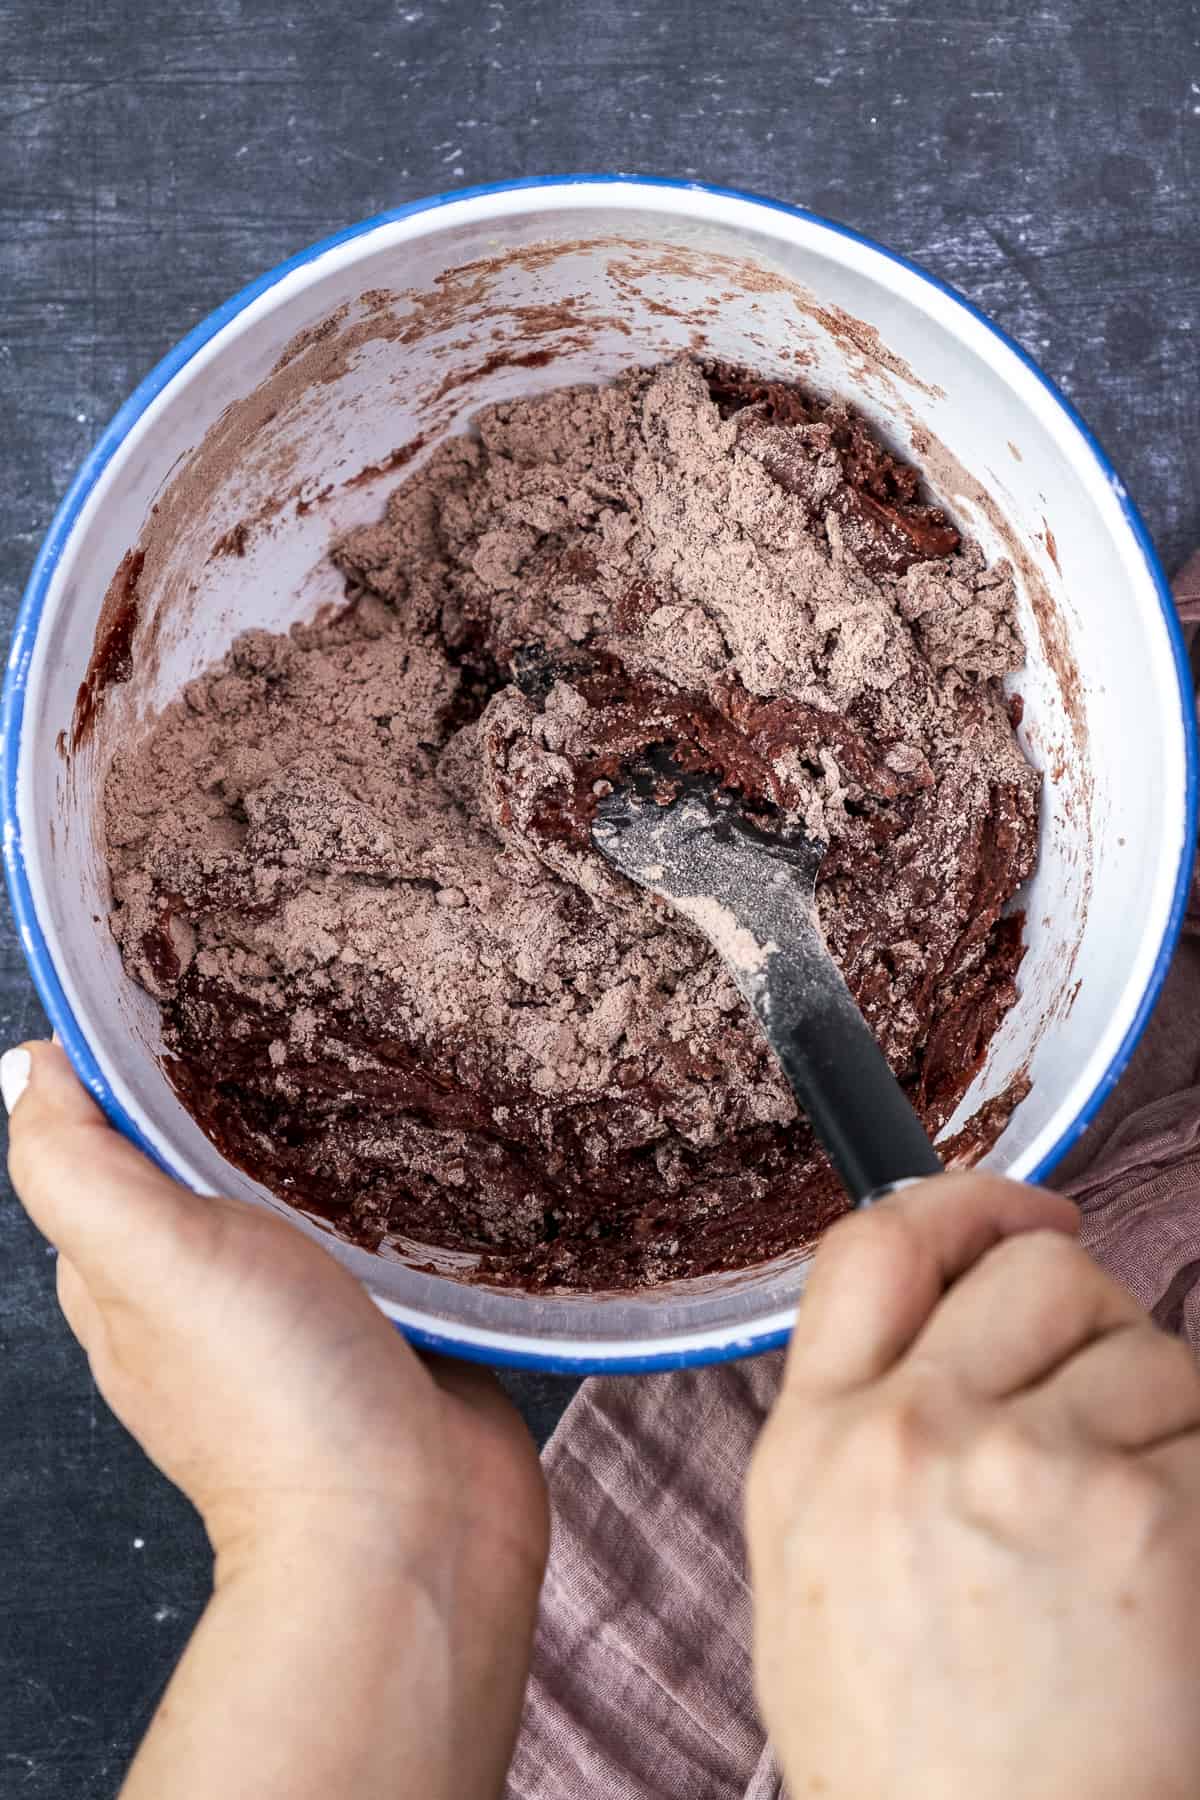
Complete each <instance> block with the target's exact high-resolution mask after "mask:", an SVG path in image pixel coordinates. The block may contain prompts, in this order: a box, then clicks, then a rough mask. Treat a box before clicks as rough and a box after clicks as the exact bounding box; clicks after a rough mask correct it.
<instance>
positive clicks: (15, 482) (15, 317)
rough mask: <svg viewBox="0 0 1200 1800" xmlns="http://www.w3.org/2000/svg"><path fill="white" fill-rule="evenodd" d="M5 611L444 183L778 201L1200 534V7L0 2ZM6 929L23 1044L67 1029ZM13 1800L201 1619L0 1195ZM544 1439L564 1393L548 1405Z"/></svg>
mask: <svg viewBox="0 0 1200 1800" xmlns="http://www.w3.org/2000/svg"><path fill="white" fill-rule="evenodd" d="M0 49H2V54H0V146H2V148H0V194H2V198H3V231H2V233H0V394H2V395H3V405H4V419H5V424H6V430H5V431H4V433H3V437H2V439H0V459H2V463H3V478H2V479H0V558H2V562H0V603H2V605H3V608H4V621H5V628H6V630H7V627H8V625H9V624H10V623H11V618H12V612H13V608H14V606H15V603H16V598H17V594H18V591H19V588H20V585H21V583H22V582H23V581H24V578H25V575H26V573H27V571H28V567H29V564H30V561H31V559H32V557H33V553H34V549H35V547H36V544H37V541H38V539H39V538H40V536H41V534H42V532H43V531H44V529H45V527H46V525H47V523H48V521H49V518H50V514H51V510H52V508H53V506H54V504H55V502H56V501H57V499H58V497H59V496H60V495H61V493H62V491H63V489H64V487H65V486H66V484H67V481H68V479H69V477H70V475H71V473H72V470H73V469H74V467H75V465H76V464H77V462H78V460H79V458H80V457H81V456H82V454H83V453H84V451H85V450H86V449H87V447H88V445H89V444H90V443H91V442H92V441H93V439H94V438H95V436H96V434H97V431H98V429H99V428H100V427H101V426H102V425H103V423H104V421H105V420H106V419H107V418H108V417H109V415H110V414H111V413H112V412H113V410H114V409H115V408H116V406H117V405H118V404H119V402H120V401H121V400H122V399H123V398H124V397H125V395H126V394H127V392H128V391H129V389H130V388H131V387H132V386H133V384H134V383H135V382H136V381H137V379H138V378H139V377H140V376H141V375H142V374H143V373H144V372H145V371H146V370H147V368H149V366H150V365H151V364H152V363H153V362H154V361H155V360H156V359H157V358H158V357H159V356H160V355H161V354H162V353H163V351H165V350H166V349H167V348H168V347H169V346H170V345H171V344H173V343H174V342H175V341H176V340H177V339H178V338H179V337H180V336H181V335H182V334H183V333H184V332H185V331H186V330H187V329H188V328H189V327H190V326H191V325H193V324H194V323H195V322H196V321H197V319H199V318H200V317H201V316H202V315H203V314H204V313H206V312H207V311H208V310H209V309H210V308H211V307H213V306H214V305H216V304H217V303H218V302H219V301H221V300H223V299H224V298H225V297H226V296H227V295H228V294H230V293H231V292H233V291H234V290H235V289H236V288H238V287H239V286H241V285H242V284H243V283H244V282H245V281H247V280H249V279H250V278H251V277H252V276H254V275H256V274H258V273H259V272H260V271H261V270H263V269H265V268H267V267H269V266H270V265H271V264H272V263H275V262H277V261H278V260H279V259H280V258H282V257H284V256H287V255H288V254H290V253H291V252H292V251H294V250H296V249H298V248H299V247H301V246H302V245H303V244H305V243H307V242H309V241H311V240H312V239H313V238H316V237H319V236H320V235H322V234H323V233H325V232H327V231H330V230H333V229H335V228H336V227H338V226H339V225H342V224H345V223H347V222H350V221H352V220H355V219H359V218H362V217H365V216H366V215H368V214H370V213H373V212H376V211H378V210H380V209H381V208H384V207H387V206H391V205H394V204H396V203H398V202H400V201H404V200H408V199H412V198H414V197H417V196H419V195H422V194H426V193H430V192H432V191H434V190H437V189H441V188H445V187H453V186H461V185H464V184H469V183H474V182H483V181H492V180H499V179H502V178H504V177H508V176H515V175H523V174H532V173H538V172H542V171H547V170H563V171H571V170H578V169H592V168H624V169H640V170H644V171H650V172H656V173H663V174H675V175H699V176H705V177H708V178H710V179H712V180H714V181H719V182H728V183H732V184H737V185H743V186H747V187H751V188H757V189H760V190H762V191H763V192H765V193H771V194H775V195H778V196H780V197H782V198H786V199H794V200H800V201H804V202H807V203H809V204H811V205H813V206H815V207H816V208H818V209H820V210H823V211H826V212H828V213H831V214H833V215H834V216H836V217H839V218H842V219H845V220H847V221H848V222H850V223H852V224H854V225H856V226H858V227H860V228H862V229H864V230H866V231H868V232H871V233H873V234H875V235H877V236H879V237H881V238H883V239H885V240H886V241H888V242H889V243H891V244H893V245H894V246H896V247H897V248H898V249H900V250H903V251H905V252H907V253H908V254H909V255H911V256H914V257H916V258H917V259H918V260H919V261H922V262H924V263H925V264H927V265H928V266H929V267H930V268H932V269H933V270H935V271H936V272H937V273H938V274H939V275H942V276H944V277H945V278H946V279H948V280H950V281H952V282H954V283H955V284H956V285H958V286H959V287H961V288H963V289H964V290H965V291H966V292H967V293H968V294H969V295H970V296H971V297H972V298H973V299H974V300H976V301H977V302H978V303H979V304H980V305H981V306H983V307H984V308H985V309H986V310H987V311H989V312H990V313H992V314H993V315H994V316H995V317H996V318H997V319H999V320H1000V322H1001V323H1002V324H1003V325H1005V326H1006V327H1007V328H1008V330H1010V331H1011V332H1013V333H1014V334H1015V335H1016V336H1017V337H1018V338H1020V339H1021V341H1022V342H1023V343H1024V344H1025V345H1026V346H1027V347H1028V348H1029V349H1030V350H1031V351H1032V352H1033V353H1034V355H1035V356H1037V357H1038V358H1039V360H1040V361H1041V362H1042V363H1043V365H1044V366H1045V367H1046V368H1047V369H1048V370H1049V371H1050V372H1051V373H1052V374H1053V375H1055V376H1056V377H1057V378H1058V379H1059V380H1060V381H1061V382H1062V384H1063V385H1064V386H1065V388H1066V389H1067V391H1068V393H1069V394H1070V395H1071V396H1072V398H1073V399H1074V400H1075V401H1076V403H1077V404H1078V405H1079V406H1080V408H1081V409H1082V411H1083V412H1084V414H1085V416H1086V417H1087V418H1088V419H1089V421H1090V422H1091V423H1092V424H1093V426H1094V427H1095V428H1096V430H1097V431H1098V432H1099V434H1100V436H1101V438H1102V439H1103V441H1104V442H1105V443H1106V444H1107V446H1108V447H1109V449H1110V450H1111V451H1112V453H1113V455H1114V456H1115V458H1116V460H1117V462H1118V466H1119V467H1120V468H1121V469H1122V471H1123V473H1124V475H1125V477H1126V479H1127V481H1128V484H1129V486H1130V489H1131V491H1132V492H1133V494H1134V495H1135V497H1136V499H1137V500H1138V502H1139V504H1140V505H1141V506H1142V507H1143V509H1144V511H1145V513H1146V515H1147V519H1148V521H1149V524H1150V527H1151V530H1152V531H1153V533H1154V535H1155V537H1156V539H1157V541H1158V543H1159V546H1160V548H1161V550H1162V552H1163V555H1164V558H1165V559H1166V561H1167V562H1168V563H1174V562H1176V561H1178V560H1179V558H1180V557H1181V556H1182V554H1183V552H1184V551H1185V549H1187V548H1188V547H1190V545H1191V544H1192V543H1193V542H1194V541H1195V540H1196V539H1197V538H1200V432H1198V430H1197V421H1198V420H1200V365H1198V359H1197V355H1196V346H1195V344H1194V342H1193V335H1194V331H1195V328H1196V317H1195V313H1196V301H1197V295H1198V293H1200V248H1198V244H1197V234H1196V224H1197V214H1196V200H1195V196H1196V192H1197V187H1198V184H1200V14H1198V12H1197V8H1196V6H1195V4H1194V3H1193V0H1160V3H1159V4H1158V5H1156V6H1155V7H1153V8H1149V7H1136V6H1129V5H1127V4H1125V3H1124V0H1061V3H1060V4H1056V5H1055V4H1052V5H1043V6H1040V7H1039V6H1031V5H1029V4H1028V3H1027V0H991V3H984V0H915V3H911V4H910V3H908V0H850V3H849V4H843V5H833V4H831V3H829V0H825V3H824V4H814V5H801V4H787V3H786V0H759V4H758V5H757V6H754V7H745V6H738V7H730V6H726V5H724V4H718V3H717V0H690V3H689V4H685V0H667V3H664V4H659V5H655V4H652V0H644V3H643V4H642V5H640V6H631V5H628V4H625V3H624V0H618V3H617V4H610V5H608V6H607V7H605V8H603V9H600V8H597V7H583V6H572V5H567V4H557V3H552V0H529V3H525V4H521V3H520V0H509V3H508V4H501V3H500V0H490V3H487V0H484V3H482V4H480V5H478V6H477V5H474V4H472V5H467V4H464V3H463V0H408V3H407V4H399V5H391V4H384V3H383V0H349V4H348V5H346V6H344V7H340V8H338V9H336V11H335V9H333V8H332V7H327V6H325V5H323V4H321V0H295V4H294V5H293V7H292V9H291V11H290V12H285V11H283V10H281V9H279V8H277V7H275V6H271V5H269V4H265V3H257V0H244V3H238V0H218V3H217V4H213V5H203V4H202V5H201V6H200V7H196V8H179V7H171V8H168V7H166V6H163V7H154V6H152V5H148V4H145V3H144V0H126V3H125V4H115V3H113V0H90V3H89V4H87V5H85V6H83V7H80V8H66V7H61V8H60V7H56V6H54V5H47V4H46V3H45V0H0ZM39 1026H40V1013H39V1010H38V1007H37V1004H36V1001H35V1000H34V998H33V995H32V991H31V988H30V985H29V982H28V978H27V976H26V974H25V971H24V965H23V963H22V960H21V956H20V952H19V950H18V948H17V946H16V944H15V941H14V939H13V935H12V932H11V929H10V928H9V927H8V926H7V924H5V926H4V928H3V931H2V932H0V1037H2V1038H3V1040H4V1041H5V1042H14V1041H17V1040H18V1039H20V1038H21V1037H22V1036H24V1035H27V1034H29V1033H31V1032H34V1031H36V1030H38V1029H39ZM0 1267H2V1269H3V1285H2V1292H0V1796H3V1800H7V1796H9V1795H12V1796H14V1797H15V1796H22V1797H27V1800H43V1797H45V1800H49V1797H50V1796H54V1797H55V1800H59V1797H61V1796H80V1797H86V1800H92V1797H93V1796H95V1797H97V1800H98V1797H100V1796H106V1795H110V1794H112V1793H113V1792H115V1790H116V1787H117V1785H118V1783H119V1779H120V1773H121V1770H122V1768H123V1767H124V1764H125V1762H126V1761H127V1759H128V1756H129V1754H130V1751H131V1749H132V1747H133V1745H134V1743H135V1742H136V1740H137V1737H138V1735H139V1733H140V1731H141V1730H142V1728H143V1727H144V1725H145V1722H146V1720H147V1719H148V1717H149V1714H150V1711H151V1709H152V1707H153V1704H154V1701H155V1698H156V1696H157V1694H158V1692H159V1690H160V1688H161V1686H162V1683H163V1681H164V1680H165V1678H166V1675H167V1673H168V1671H169V1668H170V1666H171V1664H172V1661H173V1659H174V1658H175V1656H176V1655H177V1653H178V1651H179V1649H180V1647H181V1645H182V1643H183V1642H184V1640H185V1638H186V1635H187V1632H188V1629H189V1627H190V1624H191V1622H192V1620H193V1619H194V1617H195V1615H196V1612H197V1610H198V1608H199V1606H200V1605H201V1604H202V1602H203V1598H204V1593H205V1588H206V1582H207V1563H206V1557H205V1554H204V1544H203V1538H202V1534H201V1532H200V1529H199V1527H198V1525H197V1523H196V1521H195V1519H194V1517H193V1516H192V1515H191V1513H190V1511H189V1509H188V1508H187V1506H186V1505H185V1504H184V1503H183V1502H182V1501H181V1500H180V1499H179V1497H178V1496H177V1495H175V1494H174V1493H173V1492H172V1490H170V1489H169V1488H168V1487H167V1486H166V1485H165V1484H164V1483H163V1482H162V1481H161V1480H160V1479H159V1478H158V1476H157V1475H156V1474H155V1472H154V1471H153V1470H152V1469H150V1468H149V1466H148V1465H147V1464H146V1463H145V1461H144V1460H143V1459H142V1457H141V1456H140V1455H139V1453H138V1452H137V1450H136V1448H135V1447H134V1446H133V1445H132V1443H131V1442H130V1440H129V1439H128V1438H127V1437H126V1436H125V1434H124V1433H123V1432H122V1431H121V1429H120V1428H119V1427H118V1426H117V1425H116V1424H115V1422H114V1421H113V1420H112V1418H111V1417H110V1416H109V1414H108V1413H107V1412H106V1410H105V1408H104V1406H103V1404H102V1403H101V1402H99V1401H98V1400H97V1398H96V1396H95V1393H94V1391H93V1388H92V1384H91V1382H90V1379H89V1376H88V1373H87V1369H86V1366H85V1364H84V1363H83V1361H82V1359H81V1357H80V1356H79V1355H78V1354H77V1353H76V1351H75V1350H74V1348H73V1347H72V1345H71V1343H70V1342H69V1340H68V1338H67V1335H66V1332H65V1329H64V1327H63V1326H62V1324H61V1323H60V1321H59V1319H58V1316H57V1312H56V1309H55V1307H54V1303H53V1287H52V1268H53V1264H52V1258H51V1257H50V1256H48V1254H47V1253H46V1251H45V1249H44V1248H43V1246H42V1245H41V1244H40V1242H39V1241H38V1239H37V1237H36V1235H35V1234H34V1233H33V1231H32V1230H31V1229H30V1228H29V1227H28V1226H27V1225H26V1223H25V1222H24V1219H23V1217H22V1216H21V1215H20V1213H19V1212H18V1210H17V1209H16V1207H15V1205H14V1204H13V1202H12V1201H11V1197H10V1196H8V1195H7V1194H5V1195H4V1197H3V1199H0ZM517 1385H518V1387H519V1389H520V1393H521V1397H522V1400H523V1403H524V1405H525V1408H526V1411H527V1414H528V1416H530V1418H531V1419H532V1420H533V1422H534V1423H535V1426H536V1427H537V1428H539V1429H540V1430H542V1431H544V1430H545V1429H546V1427H547V1426H548V1424H549V1423H550V1422H551V1420H552V1419H553V1417H554V1416H555V1413H556V1411H557V1409H558V1407H559V1406H560V1405H561V1402H562V1397H563V1393H564V1384H562V1383H558V1382H555V1381H553V1380H551V1379H544V1380H539V1379H536V1378H535V1379H529V1380H524V1381H522V1382H520V1383H518V1384H517Z"/></svg>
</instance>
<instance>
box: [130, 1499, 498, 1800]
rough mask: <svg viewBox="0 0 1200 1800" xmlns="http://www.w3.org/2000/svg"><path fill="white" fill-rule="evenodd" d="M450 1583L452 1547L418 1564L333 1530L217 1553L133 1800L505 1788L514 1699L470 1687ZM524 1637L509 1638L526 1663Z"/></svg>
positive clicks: (323, 1798) (138, 1767) (457, 1599)
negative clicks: (227, 1558) (207, 1597)
mask: <svg viewBox="0 0 1200 1800" xmlns="http://www.w3.org/2000/svg"><path fill="white" fill-rule="evenodd" d="M453 1590H454V1570H453V1567H452V1566H448V1565H447V1563H446V1561H445V1560H444V1559H442V1560H441V1566H440V1567H438V1566H435V1565H434V1564H433V1563H432V1561H429V1562H426V1564H425V1566H422V1567H418V1566H415V1563H414V1559H413V1557H412V1556H411V1554H410V1553H405V1554H400V1553H399V1552H398V1551H395V1550H394V1549H393V1547H391V1546H382V1547H376V1546H373V1545H368V1546H363V1545H361V1544H360V1545H359V1546H357V1547H353V1546H351V1547H348V1546H347V1545H346V1544H345V1543H344V1542H343V1541H340V1534H338V1533H336V1532H329V1533H325V1534H323V1535H313V1536H304V1537H302V1536H300V1535H293V1536H291V1537H290V1538H289V1539H288V1540H286V1541H280V1542H274V1543H272V1544H270V1545H269V1546H268V1547H267V1548H266V1549H265V1550H262V1551H258V1552H256V1553H255V1554H254V1555H253V1556H249V1557H239V1558H237V1559H236V1560H235V1562H234V1566H233V1567H232V1569H229V1570H226V1571H224V1572H223V1571H222V1569H221V1566H220V1562H219V1563H218V1580H217V1586H216V1590H215V1592H214V1594H213V1598H212V1600H211V1601H210V1603H209V1606H208V1608H207V1610H206V1611H205V1613H204V1616H203V1618H202V1619H201V1621H200V1624H199V1626H198V1627H197V1630H196V1632H195V1635H194V1636H193V1638H192V1641H191V1643H190V1644H189V1646H188V1648H187V1651H186V1652H185V1654H184V1657H183V1659H182V1661H181V1662H180V1664H179V1667H178V1669H177V1670H176V1672H175V1675H174V1677H173V1678H172V1680H171V1683H170V1685H169V1687H168V1688H167V1691H166V1694H165V1695H164V1697H163V1701H162V1704H161V1706H160V1707H159V1710H158V1713H157V1715H156V1717H155V1719H154V1722H153V1724H152V1726H151V1728H150V1732H149V1734H148V1736H147V1737H146V1740H145V1742H144V1743H143V1745H142V1748H141V1750H140V1752H139V1754H138V1756H137V1759H136V1761H135V1762H134V1765H133V1767H132V1769H131V1770H130V1773H129V1776H128V1779H127V1782H126V1786H125V1788H124V1790H123V1796H122V1800H211V1796H212V1795H213V1794H221V1795H222V1796H228V1797H229V1800H241V1797H242V1796H245V1797H246V1800H250V1797H251V1796H253V1800H308V1797H309V1796H312V1800H327V1797H328V1795H330V1794H331V1793H332V1794H347V1795H353V1796H354V1800H374V1797H375V1796H380V1800H383V1796H387V1800H397V1797H398V1796H403V1795H406V1794H413V1795H418V1794H419V1795H420V1796H421V1797H422V1800H426V1797H428V1800H442V1797H443V1796H445V1797H446V1800H450V1796H451V1795H453V1796H454V1800H474V1796H475V1795H479V1796H481V1797H482V1796H484V1795H491V1794H494V1793H496V1792H498V1791H499V1786H500V1783H501V1781H502V1779H503V1771H504V1768H505V1766H506V1764H507V1760H508V1756H509V1753H510V1750H511V1735H512V1729H513V1726H514V1725H515V1709H514V1708H513V1707H512V1706H511V1705H508V1706H504V1707H502V1708H500V1709H499V1716H497V1713H496V1709H495V1708H494V1707H492V1708H489V1706H488V1704H487V1700H486V1699H485V1698H484V1696H482V1695H480V1696H478V1698H479V1699H481V1700H482V1701H483V1704H482V1706H481V1707H480V1709H479V1711H481V1712H482V1713H483V1714H484V1717H482V1718H481V1717H480V1716H479V1711H476V1709H475V1707H473V1706H472V1705H471V1701H472V1698H473V1696H472V1695H471V1694H470V1693H469V1692H467V1693H464V1691H463V1689H464V1685H465V1686H466V1687H467V1688H468V1689H469V1688H470V1686H471V1685H472V1681H473V1680H474V1681H477V1680H478V1674H479V1671H478V1670H477V1669H472V1666H471V1657H470V1649H469V1647H468V1654H467V1656H466V1657H465V1658H464V1655H463V1640H464V1636H465V1635H466V1636H469V1630H468V1632H467V1633H464V1629H463V1622H462V1621H460V1620H459V1619H458V1617H457V1614H456V1608H457V1607H458V1606H460V1605H461V1601H462V1596H460V1595H456V1594H455V1593H454V1591H453ZM467 1623H468V1627H469V1621H468V1622H467ZM514 1635H516V1634H512V1635H509V1634H504V1635H502V1637H501V1647H502V1649H503V1651H504V1653H505V1658H506V1660H507V1659H508V1658H512V1659H513V1660H514V1661H516V1662H517V1663H518V1664H519V1665H520V1667H521V1668H522V1669H523V1664H521V1657H522V1654H523V1651H522V1646H521V1644H520V1642H519V1639H518V1641H514ZM517 1700H518V1703H519V1691H518V1695H517ZM464 1705H466V1706H467V1707H469V1708H470V1711H469V1712H468V1714H467V1715H466V1716H464V1712H463V1708H464ZM510 1715H512V1716H511V1717H510ZM489 1733H490V1741H489Z"/></svg>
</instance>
